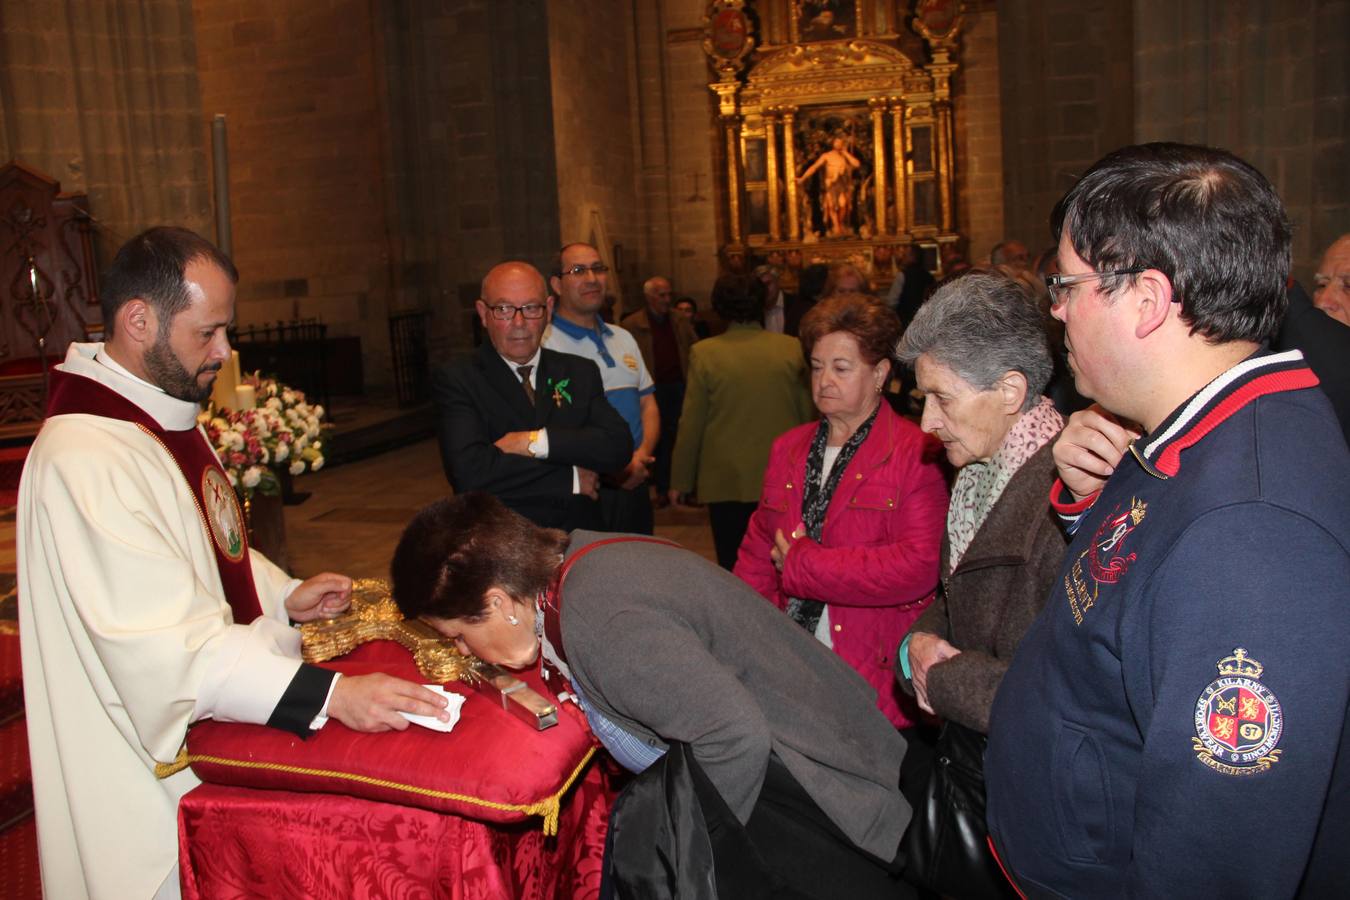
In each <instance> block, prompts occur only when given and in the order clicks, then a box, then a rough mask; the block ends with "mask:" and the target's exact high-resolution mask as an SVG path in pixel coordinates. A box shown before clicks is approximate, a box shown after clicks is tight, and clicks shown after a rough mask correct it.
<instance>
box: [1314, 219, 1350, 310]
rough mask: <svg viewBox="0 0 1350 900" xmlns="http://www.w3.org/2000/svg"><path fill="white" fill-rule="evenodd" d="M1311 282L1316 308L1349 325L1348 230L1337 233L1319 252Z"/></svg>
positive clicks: (1349, 240)
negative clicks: (1318, 264) (1327, 245)
mask: <svg viewBox="0 0 1350 900" xmlns="http://www.w3.org/2000/svg"><path fill="white" fill-rule="evenodd" d="M1313 284H1314V289H1313V303H1315V304H1317V308H1318V309H1320V310H1322V312H1324V313H1326V314H1327V315H1329V316H1331V317H1332V318H1333V319H1336V320H1337V321H1338V322H1341V323H1342V324H1344V325H1350V234H1343V235H1341V236H1340V237H1338V238H1337V239H1336V241H1335V242H1334V243H1333V244H1332V245H1331V246H1330V247H1328V248H1327V252H1326V253H1324V254H1322V264H1321V265H1320V266H1318V267H1317V274H1316V275H1315V276H1313Z"/></svg>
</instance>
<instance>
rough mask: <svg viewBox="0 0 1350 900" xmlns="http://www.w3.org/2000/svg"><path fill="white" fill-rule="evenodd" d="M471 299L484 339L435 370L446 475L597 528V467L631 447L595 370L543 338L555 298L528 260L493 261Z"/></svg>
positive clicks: (546, 519) (535, 513) (620, 461)
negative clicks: (465, 357) (468, 354)
mask: <svg viewBox="0 0 1350 900" xmlns="http://www.w3.org/2000/svg"><path fill="white" fill-rule="evenodd" d="M476 307H477V310H478V318H479V320H480V321H481V322H482V324H483V330H484V332H485V333H486V334H487V337H488V341H487V342H485V343H483V344H482V345H481V346H480V347H479V348H478V351H477V353H476V354H475V356H474V358H473V359H472V360H469V361H468V362H465V363H461V364H459V365H456V366H446V367H442V368H440V369H438V370H437V371H436V372H435V373H434V375H433V378H432V390H433V393H434V395H435V398H436V405H437V408H438V417H439V422H438V433H439V437H440V444H441V462H442V464H443V465H444V466H445V475H446V478H448V479H449V480H450V485H451V486H452V487H453V488H454V489H455V490H456V491H457V492H459V493H463V492H465V491H487V492H488V493H491V494H495V495H496V496H497V497H499V498H500V499H501V500H502V502H503V503H505V504H506V505H507V506H509V507H510V508H512V509H514V510H516V511H517V512H519V513H520V514H521V515H523V516H525V517H526V518H528V519H530V520H531V521H533V522H535V523H537V524H539V525H541V526H544V527H546V528H562V529H573V528H584V527H595V526H597V525H598V523H599V505H598V504H597V502H596V500H597V497H598V496H599V495H598V491H597V475H596V473H597V472H612V471H615V470H618V469H622V468H623V467H624V465H626V464H627V462H628V458H629V457H630V456H631V455H632V452H633V444H632V438H631V437H630V436H629V432H628V425H627V424H626V423H625V422H624V420H623V418H622V417H621V416H620V415H619V414H618V413H617V412H616V411H615V410H614V407H612V406H610V405H609V403H608V402H606V400H605V393H604V388H603V387H602V385H601V381H600V370H599V369H597V368H596V366H595V363H593V362H591V361H590V360H588V359H583V358H581V357H579V356H573V355H571V354H568V353H556V352H554V351H552V350H546V349H542V348H541V347H540V346H539V344H540V338H541V336H542V335H543V332H544V327H545V326H546V325H547V324H548V321H549V317H550V316H551V314H552V312H553V298H552V297H550V296H548V288H547V286H546V284H545V282H544V276H543V275H541V274H539V270H538V269H536V268H534V267H533V266H531V265H530V264H528V263H524V262H504V263H501V264H499V265H497V266H495V267H493V269H492V271H490V272H488V274H487V276H486V277H485V278H484V279H483V287H482V296H481V297H480V298H479V300H478V302H477V304H476Z"/></svg>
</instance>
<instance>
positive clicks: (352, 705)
mask: <svg viewBox="0 0 1350 900" xmlns="http://www.w3.org/2000/svg"><path fill="white" fill-rule="evenodd" d="M448 705H449V702H448V701H447V700H446V699H445V698H444V697H442V696H440V695H439V694H435V693H432V692H431V691H429V690H427V689H426V688H424V687H422V686H421V685H420V684H413V683H412V682H411V681H404V680H403V679H402V678H395V677H394V676H392V675H385V674H383V673H381V672H376V673H374V674H373V675H343V676H342V677H341V678H339V679H338V683H337V684H336V685H335V686H334V687H333V696H332V698H330V699H329V701H328V716H329V718H332V719H337V720H338V721H339V722H341V723H342V724H343V725H346V726H347V727H348V728H350V729H351V730H352V731H402V730H403V729H405V728H407V727H408V725H409V724H410V723H409V722H408V720H407V719H405V718H403V717H402V716H400V715H399V712H400V711H401V712H407V713H413V714H414V715H419V716H435V717H436V718H438V719H440V720H441V721H442V722H448V721H450V714H449V713H447V712H446V711H445V708H446V706H448Z"/></svg>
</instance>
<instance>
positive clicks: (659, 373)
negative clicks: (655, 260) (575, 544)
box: [622, 275, 698, 506]
mask: <svg viewBox="0 0 1350 900" xmlns="http://www.w3.org/2000/svg"><path fill="white" fill-rule="evenodd" d="M674 296H675V294H674V291H673V290H672V289H671V286H670V279H668V278H666V277H664V276H662V275H653V276H652V277H651V278H648V279H647V280H646V281H645V282H643V285H642V299H643V306H642V308H641V309H639V310H638V311H637V312H634V313H630V314H629V315H627V316H625V317H624V319H623V323H622V324H623V327H624V328H627V329H628V331H629V332H630V333H631V334H632V335H633V340H635V341H637V345H638V350H640V351H641V352H642V361H643V362H644V363H646V365H647V371H648V372H649V373H650V374H651V376H652V382H653V384H655V386H656V391H655V397H656V408H657V411H658V412H659V413H660V414H661V436H660V438H659V439H658V440H657V442H656V449H655V450H654V451H653V455H654V456H655V457H656V462H655V463H654V464H653V467H652V481H653V482H654V483H655V486H656V501H655V502H656V505H657V506H665V505H666V503H667V502H668V500H667V499H666V495H667V493H668V492H669V491H670V451H671V449H672V448H674V446H675V433H676V430H677V429H678V427H679V424H680V409H681V407H682V406H683V405H684V381H685V373H687V372H688V371H689V348H690V347H691V346H693V343H694V342H695V341H697V340H698V335H697V334H695V333H694V326H693V324H692V323H691V322H690V321H689V319H687V318H685V317H684V316H682V315H672V314H671V302H672V300H673V298H674Z"/></svg>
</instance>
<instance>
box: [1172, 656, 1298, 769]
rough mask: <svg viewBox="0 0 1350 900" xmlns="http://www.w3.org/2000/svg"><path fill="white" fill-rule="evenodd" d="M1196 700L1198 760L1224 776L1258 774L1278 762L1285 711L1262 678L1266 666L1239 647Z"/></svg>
mask: <svg viewBox="0 0 1350 900" xmlns="http://www.w3.org/2000/svg"><path fill="white" fill-rule="evenodd" d="M1218 669H1219V677H1218V678H1216V679H1214V680H1213V681H1211V682H1210V683H1209V686H1208V687H1206V688H1205V689H1204V690H1203V691H1202V692H1201V693H1200V699H1199V700H1197V701H1196V702H1195V734H1196V736H1195V737H1193V738H1191V743H1192V749H1194V750H1195V756H1196V759H1198V760H1200V762H1202V763H1204V764H1205V765H1207V766H1209V767H1210V768H1211V769H1213V770H1214V771H1216V772H1219V773H1220V774H1223V775H1255V774H1256V773H1258V772H1265V771H1266V770H1268V769H1269V768H1270V767H1271V766H1273V765H1275V763H1277V762H1279V761H1280V754H1281V753H1282V752H1283V751H1282V750H1279V749H1277V748H1276V745H1277V744H1279V742H1280V737H1281V736H1282V735H1283V734H1284V713H1283V712H1282V711H1281V709H1280V701H1279V700H1278V699H1276V697H1275V693H1274V692H1273V691H1272V690H1271V689H1270V688H1268V687H1266V686H1265V685H1264V684H1262V683H1261V682H1260V681H1258V680H1257V679H1259V678H1260V677H1261V673H1262V672H1263V671H1265V669H1264V667H1263V666H1262V665H1261V664H1260V663H1259V662H1257V661H1256V660H1254V659H1252V658H1251V657H1249V656H1248V655H1247V651H1246V650H1244V649H1243V648H1241V647H1238V648H1237V649H1235V650H1234V651H1233V655H1232V656H1226V657H1224V658H1223V659H1221V660H1219V662H1218Z"/></svg>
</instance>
